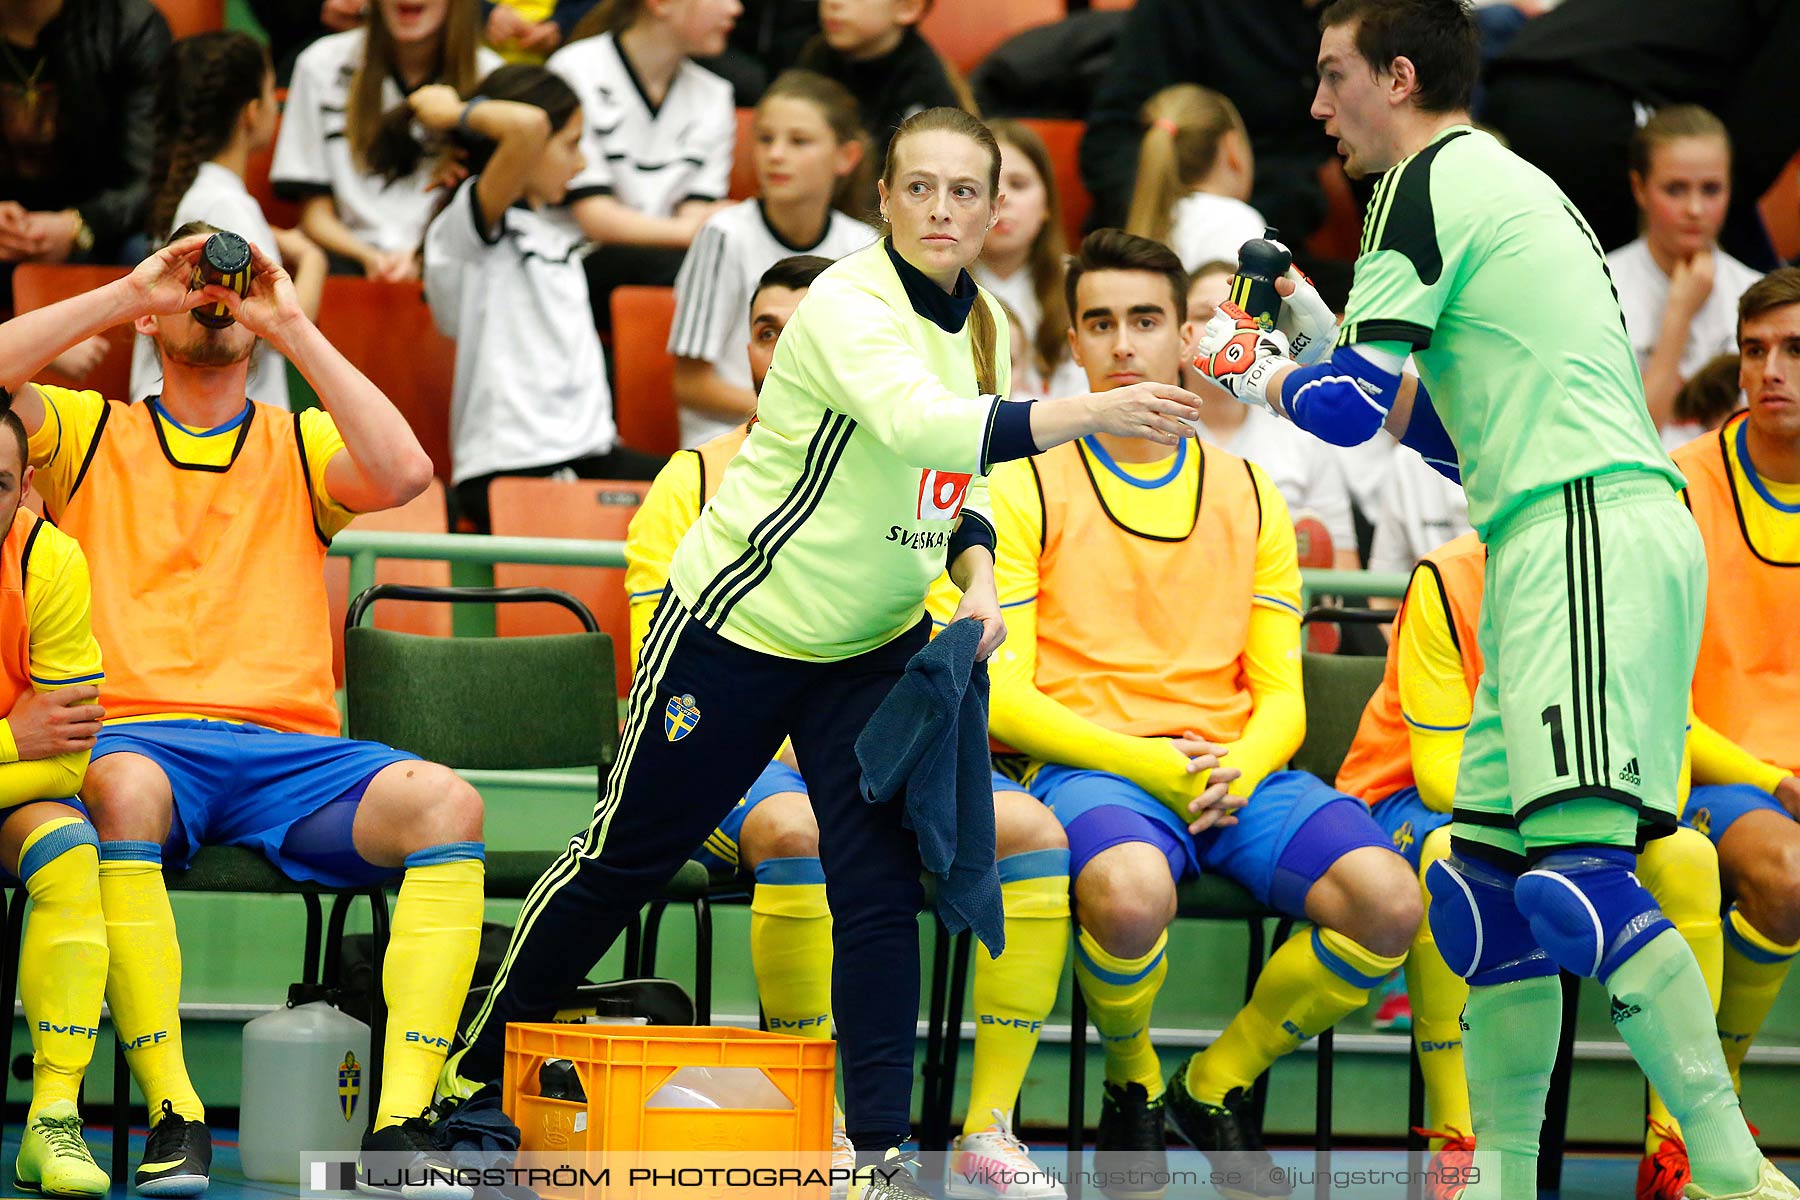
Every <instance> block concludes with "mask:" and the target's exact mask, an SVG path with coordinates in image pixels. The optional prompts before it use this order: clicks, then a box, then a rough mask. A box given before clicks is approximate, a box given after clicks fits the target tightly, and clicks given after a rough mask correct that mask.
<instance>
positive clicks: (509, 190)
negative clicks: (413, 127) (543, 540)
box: [400, 64, 662, 533]
mask: <svg viewBox="0 0 1800 1200" xmlns="http://www.w3.org/2000/svg"><path fill="white" fill-rule="evenodd" d="M407 104H408V106H409V107H410V108H411V113H412V117H413V118H414V119H415V120H416V121H417V122H418V123H419V124H420V125H423V126H424V127H425V128H426V129H428V130H432V131H434V132H436V133H438V134H439V135H450V136H453V137H456V138H459V139H460V140H461V141H462V142H463V146H462V149H463V150H464V152H465V155H466V157H465V158H464V159H463V161H464V163H465V165H466V166H467V168H468V170H469V172H470V174H469V177H468V178H467V179H465V180H464V181H463V182H462V184H461V185H460V186H459V187H458V188H457V189H456V191H455V193H454V194H453V195H452V196H451V197H450V200H449V202H448V203H447V204H446V205H445V207H444V208H443V209H442V210H441V211H440V212H439V213H438V214H437V216H436V217H434V218H433V219H432V221H431V226H430V228H429V229H428V230H427V231H426V234H425V299H426V302H427V303H429V304H430V305H431V315H432V317H433V319H434V320H435V321H436V322H437V326H438V328H439V329H440V330H442V331H443V333H444V335H445V336H446V337H452V338H455V339H456V379H455V383H454V385H453V388H452V394H451V402H450V447H451V462H452V469H451V484H452V493H453V499H454V502H455V506H456V510H457V514H458V517H459V519H460V520H463V521H466V522H467V523H468V524H469V525H471V526H473V527H474V528H475V529H476V530H477V531H478V532H483V533H485V532H486V531H487V528H488V505H487V490H488V484H489V483H490V482H492V481H493V479H494V477H495V476H498V475H537V476H552V477H578V478H582V479H652V478H655V475H656V472H657V470H658V469H659V468H660V467H661V466H662V463H661V461H660V460H658V459H655V458H652V457H651V456H649V455H646V454H639V453H638V452H636V451H634V450H631V449H630V448H628V447H626V446H623V445H621V444H619V440H618V431H617V429H616V428H615V427H614V425H613V416H612V393H611V392H610V391H609V390H608V388H607V386H606V363H605V361H604V359H603V357H602V355H601V350H600V337H599V335H598V334H597V333H596V332H595V331H594V326H593V324H592V322H591V321H590V320H589V318H588V306H587V277H586V276H585V275H584V274H583V273H582V269H581V259H580V257H579V255H578V254H577V250H578V249H579V242H578V240H577V238H576V237H575V235H573V234H571V233H570V232H569V231H568V230H567V229H566V228H564V227H563V226H562V225H561V224H559V223H557V222H555V221H552V220H550V219H549V218H548V217H547V216H546V215H545V214H544V211H543V210H545V209H546V208H550V207H552V206H554V205H556V204H557V203H559V202H560V201H561V200H562V198H563V195H564V194H565V192H566V191H567V189H568V184H569V180H570V179H571V178H573V177H574V176H575V174H576V173H577V172H579V171H580V170H581V166H582V163H581V149H580V138H581V119H582V113H581V106H580V104H579V103H578V102H577V101H576V98H575V94H574V93H573V92H572V91H571V90H570V88H569V86H568V84H566V83H565V82H563V81H562V80H561V79H560V78H558V77H557V76H555V75H553V74H551V73H550V72H549V71H547V70H545V69H544V68H543V67H533V66H526V65H524V64H512V65H509V66H505V67H501V68H500V69H499V70H497V71H495V72H494V73H493V74H492V75H489V76H488V77H487V78H486V79H485V80H483V81H482V83H481V87H480V88H479V89H478V90H477V92H476V94H475V97H474V98H473V99H471V100H470V101H468V102H467V103H466V104H465V103H464V102H463V100H462V98H461V97H460V96H458V95H457V94H456V91H455V89H454V88H450V87H424V88H420V89H419V90H417V91H415V92H414V93H413V94H412V95H411V96H409V97H408V98H407ZM400 115H401V116H404V115H405V112H404V110H402V112H401V114H400ZM402 124H403V125H404V122H403V123H402ZM453 130H454V131H456V133H455V134H452V131H453ZM470 135H472V136H470Z"/></svg>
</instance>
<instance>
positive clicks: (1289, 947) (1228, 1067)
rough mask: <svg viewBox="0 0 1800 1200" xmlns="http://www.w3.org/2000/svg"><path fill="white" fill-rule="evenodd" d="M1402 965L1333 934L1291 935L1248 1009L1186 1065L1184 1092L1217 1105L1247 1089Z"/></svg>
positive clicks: (1309, 930)
mask: <svg viewBox="0 0 1800 1200" xmlns="http://www.w3.org/2000/svg"><path fill="white" fill-rule="evenodd" d="M1404 961H1405V958H1404V957H1403V956H1402V957H1394V958H1390V957H1388V956H1387V955H1384V954H1377V953H1375V952H1374V951H1373V950H1370V949H1369V948H1368V947H1366V946H1361V945H1358V944H1357V943H1355V942H1353V941H1351V940H1350V939H1349V938H1347V937H1345V936H1344V935H1343V934H1341V933H1339V932H1337V931H1336V930H1335V929H1320V928H1317V927H1313V928H1302V929H1300V930H1298V931H1297V932H1296V933H1295V934H1294V936H1293V937H1291V938H1289V939H1288V940H1287V941H1286V942H1284V943H1282V946H1281V949H1279V950H1277V951H1275V953H1274V954H1272V955H1270V957H1269V965H1268V966H1266V967H1264V968H1263V972H1262V975H1261V976H1259V977H1258V978H1257V981H1256V990H1255V991H1253V992H1252V993H1250V1003H1248V1004H1246V1005H1244V1007H1243V1008H1241V1009H1239V1010H1238V1014H1237V1016H1235V1017H1233V1018H1232V1019H1231V1024H1229V1025H1227V1026H1226V1027H1225V1032H1224V1033H1222V1034H1220V1035H1219V1040H1218V1041H1216V1042H1214V1043H1213V1044H1212V1045H1210V1046H1208V1047H1207V1048H1206V1049H1205V1050H1202V1051H1201V1052H1200V1053H1199V1054H1196V1055H1194V1057H1193V1058H1191V1059H1189V1060H1188V1068H1187V1087H1188V1091H1189V1092H1190V1093H1191V1094H1192V1095H1193V1097H1194V1098H1195V1099H1196V1100H1199V1101H1201V1102H1202V1103H1205V1104H1215V1105H1217V1104H1223V1103H1224V1102H1225V1094H1226V1093H1227V1092H1229V1091H1231V1090H1232V1089H1233V1088H1244V1089H1248V1088H1249V1087H1250V1085H1251V1084H1253V1083H1255V1082H1256V1077H1257V1076H1258V1075H1261V1074H1262V1073H1263V1072H1264V1071H1266V1070H1268V1069H1269V1066H1270V1064H1272V1063H1273V1062H1274V1061H1275V1060H1276V1059H1278V1058H1280V1057H1281V1056H1282V1055H1284V1054H1286V1053H1288V1052H1289V1051H1290V1050H1292V1049H1294V1047H1296V1046H1298V1045H1299V1044H1300V1043H1301V1042H1304V1041H1305V1040H1306V1039H1307V1038H1310V1037H1316V1036H1318V1035H1319V1034H1321V1033H1323V1032H1325V1030H1327V1029H1330V1028H1331V1027H1332V1026H1333V1025H1335V1024H1337V1023H1338V1022H1339V1021H1340V1020H1342V1019H1343V1018H1344V1017H1346V1016H1348V1015H1349V1014H1350V1013H1353V1012H1355V1011H1356V1010H1357V1009H1359V1008H1361V1007H1362V1006H1363V1004H1364V1003H1366V1002H1367V1001H1368V999H1369V989H1371V988H1373V987H1374V986H1375V985H1376V984H1378V983H1380V982H1381V981H1382V979H1383V977H1385V976H1386V975H1387V973H1388V972H1389V971H1392V970H1393V969H1394V968H1395V967H1397V966H1399V965H1400V964H1401V963H1402V962H1404Z"/></svg>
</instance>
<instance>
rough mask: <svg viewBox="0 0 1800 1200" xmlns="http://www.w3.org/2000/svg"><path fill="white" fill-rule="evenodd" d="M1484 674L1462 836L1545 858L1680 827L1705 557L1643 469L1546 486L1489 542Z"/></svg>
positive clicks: (1468, 759) (1460, 785)
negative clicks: (1562, 850)
mask: <svg viewBox="0 0 1800 1200" xmlns="http://www.w3.org/2000/svg"><path fill="white" fill-rule="evenodd" d="M1488 537H1489V541H1488V559H1487V577H1486V579H1487V582H1486V594H1485V596H1484V597H1483V601H1482V607H1481V624H1480V632H1479V640H1480V646H1481V654H1482V662H1483V664H1484V665H1483V670H1482V675H1481V682H1480V684H1479V686H1478V687H1477V689H1476V693H1475V702H1474V710H1473V713H1472V715H1471V717H1470V721H1469V730H1468V733H1467V735H1466V736H1465V738H1464V741H1463V751H1462V764H1461V767H1460V770H1459V772H1458V775H1457V780H1456V800H1455V807H1454V810H1453V811H1454V815H1455V825H1454V827H1453V833H1454V835H1455V836H1457V837H1459V838H1463V839H1465V840H1469V841H1474V842H1480V843H1483V844H1485V845H1488V846H1491V847H1493V848H1494V849H1496V850H1500V851H1504V852H1506V853H1509V854H1513V855H1520V856H1524V857H1526V858H1537V857H1541V856H1542V855H1543V854H1545V853H1547V852H1549V851H1550V850H1553V849H1555V848H1557V847H1560V846H1567V845H1572V844H1580V843H1588V844H1598V845H1606V846H1622V847H1627V848H1632V849H1636V848H1640V847H1641V846H1642V844H1643V842H1644V841H1646V840H1648V839H1649V838H1651V837H1655V836H1659V835H1660V834H1662V833H1666V832H1668V831H1669V830H1671V829H1673V828H1674V827H1675V823H1676V819H1677V816H1678V808H1677V800H1676V794H1677V788H1678V783H1679V778H1680V772H1681V764H1682V746H1683V742H1684V740H1685V738H1686V731H1687V711H1688V691H1689V688H1690V687H1691V685H1692V683H1693V676H1694V658H1695V655H1696V654H1697V653H1698V650H1699V646H1700V629H1701V622H1702V620H1703V618H1704V616H1705V603H1706V552H1705V548H1704V546H1703V545H1702V543H1701V541H1700V533H1699V530H1698V529H1697V528H1696V527H1695V525H1694V519H1693V517H1692V516H1691V515H1690V514H1689V513H1688V511H1687V508H1686V507H1685V506H1684V505H1683V504H1682V502H1681V500H1680V498H1679V496H1678V495H1677V494H1676V493H1675V491H1674V490H1673V489H1672V488H1671V486H1670V484H1669V483H1668V481H1667V480H1665V479H1664V478H1662V477H1661V476H1658V475H1652V474H1650V473H1648V472H1644V471H1635V470H1634V471H1621V472H1618V473H1616V474H1608V475H1598V476H1590V477H1588V478H1584V479H1578V480H1576V481H1574V482H1573V483H1568V484H1564V485H1563V486H1562V487H1561V488H1558V489H1554V490H1546V491H1545V492H1542V493H1539V494H1538V495H1537V496H1535V497H1534V498H1532V499H1530V500H1527V501H1526V502H1525V503H1524V504H1523V505H1521V506H1520V507H1519V508H1517V509H1515V510H1514V511H1513V512H1512V513H1510V514H1508V515H1507V516H1506V517H1505V518H1504V519H1503V521H1502V522H1501V524H1500V525H1499V527H1498V528H1497V529H1493V530H1490V531H1489V534H1488Z"/></svg>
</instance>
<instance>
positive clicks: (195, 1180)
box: [132, 1175, 210, 1196]
mask: <svg viewBox="0 0 1800 1200" xmlns="http://www.w3.org/2000/svg"><path fill="white" fill-rule="evenodd" d="M208 1182H210V1180H208V1178H207V1177H206V1176H205V1175H164V1176H163V1177H162V1178H160V1179H152V1180H151V1181H150V1182H148V1183H140V1184H137V1185H136V1186H135V1187H134V1188H133V1189H132V1190H134V1191H135V1192H137V1194H138V1195H140V1196H201V1195H204V1194H205V1193H206V1185H207V1183H208Z"/></svg>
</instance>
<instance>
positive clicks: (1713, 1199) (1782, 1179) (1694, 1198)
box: [1686, 1158, 1800, 1200]
mask: <svg viewBox="0 0 1800 1200" xmlns="http://www.w3.org/2000/svg"><path fill="white" fill-rule="evenodd" d="M1686 1194H1687V1197H1688V1200H1800V1187H1796V1186H1795V1185H1794V1181H1793V1180H1791V1179H1789V1178H1788V1177H1787V1176H1786V1175H1783V1174H1782V1173H1781V1171H1780V1169H1779V1168H1777V1167H1776V1166H1775V1164H1774V1163H1772V1162H1770V1161H1769V1160H1768V1159H1766V1158H1765V1159H1763V1160H1762V1173H1761V1174H1760V1175H1758V1176H1757V1177H1756V1186H1755V1187H1753V1188H1751V1189H1750V1190H1749V1191H1747V1192H1733V1193H1731V1194H1730V1195H1729V1196H1714V1195H1712V1194H1710V1193H1708V1192H1703V1191H1701V1190H1700V1189H1699V1188H1698V1187H1697V1186H1696V1185H1694V1184H1692V1183H1690V1184H1688V1185H1687V1193H1686Z"/></svg>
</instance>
